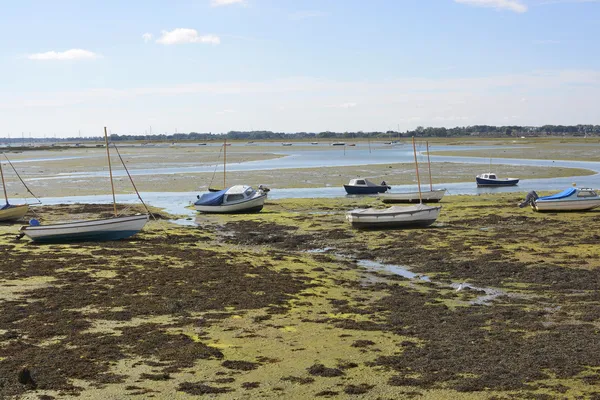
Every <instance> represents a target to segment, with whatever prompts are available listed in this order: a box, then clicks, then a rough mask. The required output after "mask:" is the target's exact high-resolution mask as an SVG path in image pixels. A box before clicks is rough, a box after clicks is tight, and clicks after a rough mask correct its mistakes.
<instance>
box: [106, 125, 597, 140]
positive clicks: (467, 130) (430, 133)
mask: <svg viewBox="0 0 600 400" xmlns="http://www.w3.org/2000/svg"><path fill="white" fill-rule="evenodd" d="M585 135H588V136H592V135H593V136H596V135H600V125H570V126H565V125H544V126H539V127H534V126H517V125H513V126H490V125H473V126H462V127H456V128H433V127H428V128H424V127H422V126H419V127H417V129H415V130H412V131H405V132H398V131H386V132H363V131H358V132H331V131H325V132H296V133H284V132H272V131H246V132H244V131H229V132H227V133H226V134H214V133H198V132H190V133H187V134H186V133H175V134H172V135H117V134H112V136H111V139H112V140H114V141H117V140H147V141H152V140H165V141H180V140H193V141H198V140H200V141H202V140H204V141H209V140H223V139H224V138H227V139H230V140H250V141H251V140H294V139H298V140H302V139H315V140H318V139H355V138H371V139H377V138H378V139H391V140H393V139H394V138H400V137H412V136H415V137H456V136H489V137H504V136H585Z"/></svg>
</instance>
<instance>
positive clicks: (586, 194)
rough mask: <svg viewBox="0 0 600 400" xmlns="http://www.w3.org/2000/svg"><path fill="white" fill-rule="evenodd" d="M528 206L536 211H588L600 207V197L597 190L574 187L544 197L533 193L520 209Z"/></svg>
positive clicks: (529, 194)
mask: <svg viewBox="0 0 600 400" xmlns="http://www.w3.org/2000/svg"><path fill="white" fill-rule="evenodd" d="M528 204H529V205H531V208H533V209H534V210H535V211H586V210H592V209H594V208H596V207H600V196H599V195H598V191H597V190H594V189H590V188H576V187H572V188H568V189H565V190H563V191H562V192H560V193H556V194H553V195H550V196H543V197H539V196H538V195H537V193H536V192H534V191H532V192H529V193H528V194H527V197H526V198H525V201H524V202H523V203H521V204H519V207H521V208H523V207H525V206H527V205H528Z"/></svg>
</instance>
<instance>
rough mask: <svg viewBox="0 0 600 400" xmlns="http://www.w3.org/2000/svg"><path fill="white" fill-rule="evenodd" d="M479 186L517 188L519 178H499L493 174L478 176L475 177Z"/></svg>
mask: <svg viewBox="0 0 600 400" xmlns="http://www.w3.org/2000/svg"><path fill="white" fill-rule="evenodd" d="M475 180H476V181H477V186H515V185H516V184H517V183H519V179H518V178H502V179H500V178H498V177H497V176H496V174H493V173H491V172H489V173H487V174H481V175H477V176H476V177H475Z"/></svg>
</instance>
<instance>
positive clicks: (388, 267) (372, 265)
mask: <svg viewBox="0 0 600 400" xmlns="http://www.w3.org/2000/svg"><path fill="white" fill-rule="evenodd" d="M357 264H358V265H359V266H360V267H363V268H366V269H368V270H371V271H381V272H390V273H392V274H394V275H400V276H402V277H404V278H408V279H419V280H422V281H425V282H431V279H429V277H428V276H426V275H419V274H415V273H414V272H411V271H409V270H408V269H406V268H402V267H401V266H399V265H393V264H382V263H380V262H377V261H372V260H358V262H357Z"/></svg>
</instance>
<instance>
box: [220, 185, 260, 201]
mask: <svg viewBox="0 0 600 400" xmlns="http://www.w3.org/2000/svg"><path fill="white" fill-rule="evenodd" d="M255 193H256V190H254V189H253V188H252V187H250V186H242V185H236V186H232V187H230V188H229V189H228V190H227V192H226V193H225V197H224V199H223V203H232V202H236V201H242V200H246V199H249V198H251V197H252V196H254V194H255Z"/></svg>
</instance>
